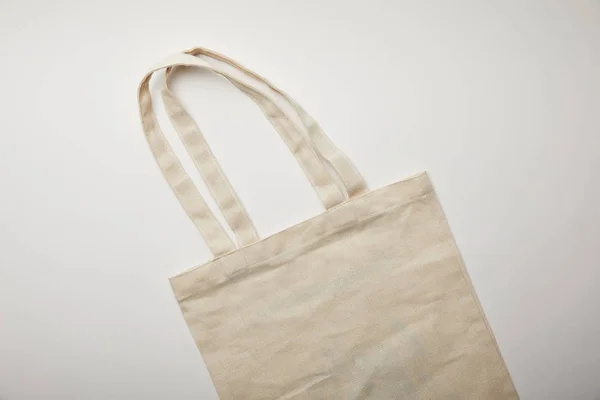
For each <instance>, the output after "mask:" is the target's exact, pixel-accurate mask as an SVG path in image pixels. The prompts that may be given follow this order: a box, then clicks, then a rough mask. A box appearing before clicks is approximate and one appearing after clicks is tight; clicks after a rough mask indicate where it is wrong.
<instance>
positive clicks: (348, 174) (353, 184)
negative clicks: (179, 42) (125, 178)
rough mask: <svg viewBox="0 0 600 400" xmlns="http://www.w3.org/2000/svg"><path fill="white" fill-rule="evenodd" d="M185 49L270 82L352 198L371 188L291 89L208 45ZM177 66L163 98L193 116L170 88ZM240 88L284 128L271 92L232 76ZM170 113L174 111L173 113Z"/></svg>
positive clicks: (168, 105) (165, 88)
mask: <svg viewBox="0 0 600 400" xmlns="http://www.w3.org/2000/svg"><path fill="white" fill-rule="evenodd" d="M185 53H187V54H192V55H194V56H200V55H203V56H207V57H210V58H213V59H215V60H218V61H221V62H224V63H226V64H228V65H230V66H232V67H234V68H235V69H237V70H238V71H241V72H242V73H244V74H246V75H247V76H250V77H252V78H254V79H256V80H257V81H259V82H262V83H263V84H265V85H267V86H268V87H269V88H270V89H271V90H273V91H274V92H275V93H277V94H279V95H280V96H282V97H283V98H284V99H285V100H286V101H287V102H288V103H289V104H290V105H291V106H292V107H293V108H294V110H295V111H296V113H297V114H298V116H299V118H300V120H301V121H302V123H303V125H304V128H305V129H306V131H307V132H308V136H309V138H310V140H311V141H312V145H313V148H314V149H315V151H316V152H317V154H318V156H319V157H320V158H321V159H322V160H323V161H325V162H327V163H328V164H329V165H330V167H331V169H332V170H333V171H335V172H336V173H337V174H338V178H339V179H340V180H341V181H342V183H343V185H344V189H345V190H344V191H345V192H346V194H347V195H348V198H353V197H355V196H358V195H361V194H363V193H365V192H366V191H367V185H366V182H365V180H364V178H363V177H362V176H361V175H360V174H359V173H358V171H356V169H355V168H354V166H353V165H352V163H351V162H350V160H349V159H348V157H347V156H346V155H345V154H344V153H343V152H342V151H341V150H339V149H338V148H337V147H336V146H335V145H334V144H333V143H332V142H331V140H330V139H329V137H328V136H327V135H326V134H325V132H323V129H322V128H321V127H320V126H319V124H318V123H317V121H315V120H314V119H313V118H312V117H311V116H310V115H309V114H308V113H307V112H306V111H305V110H304V109H303V108H302V107H301V106H300V105H299V104H298V103H297V102H296V101H295V100H294V99H292V98H291V97H290V96H289V95H288V94H287V93H285V92H284V91H282V90H281V89H279V88H278V87H276V86H275V85H273V84H272V83H271V82H269V81H268V80H266V79H265V78H264V77H262V76H260V75H259V74H257V73H255V72H253V71H251V70H249V69H248V68H246V67H244V66H243V65H241V64H239V63H237V62H236V61H234V60H232V59H230V58H228V57H226V56H224V55H222V54H219V53H216V52H214V51H212V50H208V49H204V48H201V47H197V48H193V49H190V50H187V51H186V52H185ZM175 70H176V68H169V69H167V72H166V77H165V81H164V86H163V91H162V94H163V101H164V102H165V107H166V108H167V109H169V108H170V107H173V108H177V109H179V110H180V111H181V112H183V113H185V114H186V119H191V117H190V116H189V114H187V112H186V111H185V109H184V107H183V105H182V104H181V102H180V101H179V100H178V99H177V98H176V97H175V96H174V95H173V93H172V92H171V91H170V89H169V77H170V76H172V74H173V72H174V71H175ZM230 81H231V82H232V83H233V84H234V85H235V86H236V87H237V88H238V89H240V90H241V91H243V92H244V93H246V94H247V95H248V96H249V97H250V98H251V99H252V100H253V101H254V102H255V103H256V104H257V105H258V106H259V107H260V108H261V109H262V110H263V112H264V113H265V115H267V118H268V119H269V120H270V122H271V124H272V125H273V126H275V128H276V129H277V130H278V131H279V130H280V129H282V127H281V126H280V125H278V123H277V122H278V120H279V119H280V118H286V119H287V117H285V115H280V114H276V116H275V117H273V118H272V117H270V113H271V112H272V110H273V105H274V103H273V101H272V100H271V99H269V97H268V96H265V95H264V94H263V93H262V92H259V94H260V96H258V97H257V96H255V95H254V94H253V93H251V92H248V91H247V90H246V89H245V88H244V86H241V85H239V84H238V83H237V81H235V80H230ZM275 111H280V112H281V110H280V109H275ZM169 114H170V113H169ZM173 125H174V126H175V129H176V130H177V131H178V132H179V130H180V129H179V126H178V125H177V122H176V121H173Z"/></svg>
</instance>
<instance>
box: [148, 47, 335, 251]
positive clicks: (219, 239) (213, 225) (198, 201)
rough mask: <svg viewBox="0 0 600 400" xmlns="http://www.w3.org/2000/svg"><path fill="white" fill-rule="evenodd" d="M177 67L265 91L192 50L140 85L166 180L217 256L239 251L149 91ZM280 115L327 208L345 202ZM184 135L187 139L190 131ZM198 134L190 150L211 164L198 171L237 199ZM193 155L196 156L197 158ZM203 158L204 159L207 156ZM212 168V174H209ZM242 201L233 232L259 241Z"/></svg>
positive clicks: (233, 215)
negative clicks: (169, 136)
mask: <svg viewBox="0 0 600 400" xmlns="http://www.w3.org/2000/svg"><path fill="white" fill-rule="evenodd" d="M176 66H194V67H200V68H204V69H208V70H210V71H213V72H216V73H218V74H220V75H223V76H225V77H226V78H227V79H229V80H232V81H235V83H236V84H237V85H239V86H238V87H240V88H243V89H244V91H245V92H247V93H249V94H251V95H252V96H254V97H256V98H260V97H261V96H262V97H264V94H262V93H261V92H260V91H258V90H256V89H255V88H253V87H251V86H249V85H247V84H245V83H243V82H241V81H239V80H237V79H236V78H235V77H233V76H231V75H229V74H228V73H227V72H226V71H223V70H222V69H221V68H219V67H216V66H214V65H211V64H209V63H207V62H205V61H203V60H202V59H200V58H198V57H195V56H193V55H191V54H177V55H175V56H173V57H172V58H171V59H169V60H168V61H166V62H164V63H162V64H161V65H160V66H158V67H156V68H154V69H152V70H151V71H150V72H149V73H148V74H147V75H146V76H145V77H144V79H143V80H142V82H141V83H140V87H139V91H138V100H139V105H140V115H141V119H142V127H143V129H144V133H145V135H146V138H147V140H148V143H149V145H150V148H151V150H152V152H153V154H154V157H155V158H156V160H157V162H158V165H159V167H160V169H161V171H162V172H163V175H164V176H165V178H166V179H167V182H168V183H169V185H170V186H171V188H172V189H173V191H174V192H175V194H176V196H177V198H178V199H179V201H180V203H181V204H182V206H183V208H184V209H185V210H186V212H187V213H188V215H189V216H190V218H191V219H192V221H193V222H194V224H195V225H196V227H197V228H198V230H199V231H200V233H201V234H202V235H203V237H204V238H205V240H206V242H207V244H208V246H209V247H210V249H211V250H212V252H213V254H214V255H215V256H220V255H222V254H225V253H228V252H230V251H233V250H235V248H236V247H235V245H234V244H233V242H232V241H231V239H230V238H229V236H228V235H227V233H226V232H225V230H224V229H223V227H222V226H221V224H220V223H219V222H218V220H217V219H216V217H215V216H214V214H213V213H212V211H210V209H209V208H208V206H207V204H206V202H205V201H204V199H203V198H202V196H201V195H200V193H199V191H198V189H197V188H196V187H195V185H194V184H193V182H192V180H191V178H190V177H189V175H188V174H187V173H186V172H185V170H184V168H183V166H182V165H181V162H180V161H179V159H178V158H177V156H176V155H175V153H174V152H173V150H172V148H171V146H170V145H169V144H168V142H167V140H166V138H165V137H164V134H163V133H162V131H161V130H160V127H159V126H158V123H157V121H156V116H155V114H154V110H153V106H152V98H151V95H150V90H149V82H150V77H151V76H152V74H153V73H154V72H156V71H158V70H161V69H165V68H169V67H176ZM272 110H273V111H274V112H273V113H271V114H269V115H270V116H271V117H273V118H276V117H278V115H284V114H283V112H282V111H281V110H280V109H278V107H277V106H276V105H274V104H273V108H272ZM170 117H171V118H172V119H173V118H175V119H176V120H178V121H179V118H180V117H181V115H180V114H177V113H175V114H173V115H170ZM276 119H277V121H278V122H279V123H280V124H281V126H283V127H284V128H285V129H282V131H281V132H280V134H281V135H282V138H283V139H284V141H285V142H286V144H287V145H288V147H289V148H290V150H291V151H292V153H293V154H294V155H295V156H296V158H297V159H298V161H299V162H300V164H301V166H302V167H303V169H304V171H305V173H306V175H307V176H308V178H309V180H310V181H311V183H312V184H313V186H314V187H315V189H316V190H317V193H318V194H319V196H320V197H321V199H322V201H323V203H324V204H325V207H326V208H331V207H332V206H334V205H337V204H340V203H341V202H343V201H344V196H343V195H342V193H341V192H340V191H339V188H338V187H337V186H336V185H335V182H333V181H332V179H331V176H330V175H329V174H328V173H327V170H326V168H325V166H324V165H323V164H322V162H321V160H320V159H319V158H318V157H317V156H316V154H315V153H314V151H313V148H312V146H311V144H310V142H309V141H308V140H307V139H306V138H304V136H303V135H302V134H300V132H299V131H298V129H297V128H296V127H295V126H294V125H293V124H292V123H291V121H289V119H287V118H280V117H279V118H276ZM184 122H185V121H184ZM194 125H195V124H194ZM185 136H186V137H188V136H187V135H185ZM194 137H195V139H196V140H195V141H194V140H192V141H191V142H188V143H187V145H188V150H189V149H190V147H189V144H190V143H191V144H192V145H193V146H195V147H192V151H191V153H192V154H197V155H198V154H199V155H204V156H205V157H204V161H206V160H208V161H207V163H208V164H206V163H205V162H204V161H203V162H198V164H197V166H199V169H200V170H202V171H204V173H203V177H205V179H206V180H207V185H208V186H209V187H210V186H213V189H212V190H214V191H215V192H216V193H221V192H218V191H222V193H227V192H231V194H229V196H230V198H233V199H234V200H237V198H236V197H235V194H233V190H232V189H231V190H229V189H230V184H229V183H228V181H227V180H226V178H225V176H224V174H223V173H222V171H221V170H220V167H218V164H217V163H216V160H214V157H213V156H212V153H210V149H209V148H208V145H207V144H206V142H205V141H204V139H203V138H202V137H201V135H200V133H199V130H198V131H197V134H195V136H194ZM198 137H200V138H201V140H198ZM194 158H195V159H196V157H194ZM199 159H200V160H202V158H199ZM206 165H208V166H209V167H208V170H207V169H206V168H205V166H206ZM215 166H216V167H215ZM207 171H208V172H210V173H207ZM215 173H216V174H217V175H219V177H217V181H216V182H219V181H220V182H227V183H226V186H229V188H227V187H225V188H224V189H223V186H222V185H221V186H219V185H216V184H215V183H214V182H215V181H214V177H215V175H214V174H215ZM219 196H221V200H222V199H224V198H225V199H226V198H227V194H219ZM231 196H233V197H231ZM237 204H238V205H239V206H238V205H234V206H233V207H229V209H228V211H227V215H228V217H227V215H226V217H227V219H228V222H230V224H231V225H233V226H231V225H230V226H231V227H232V230H234V228H235V230H234V231H235V233H236V236H237V237H238V240H239V241H240V242H241V243H245V244H248V243H251V242H252V241H256V240H257V239H258V235H257V234H256V231H255V229H254V227H253V226H252V224H251V222H250V220H249V218H247V214H246V213H245V211H244V210H243V208H242V207H241V204H240V203H239V201H237ZM225 210H227V207H225V209H224V210H223V212H224V213H225ZM244 217H245V218H244ZM244 220H245V221H244ZM236 223H237V225H236ZM244 230H245V231H244ZM242 232H245V233H242Z"/></svg>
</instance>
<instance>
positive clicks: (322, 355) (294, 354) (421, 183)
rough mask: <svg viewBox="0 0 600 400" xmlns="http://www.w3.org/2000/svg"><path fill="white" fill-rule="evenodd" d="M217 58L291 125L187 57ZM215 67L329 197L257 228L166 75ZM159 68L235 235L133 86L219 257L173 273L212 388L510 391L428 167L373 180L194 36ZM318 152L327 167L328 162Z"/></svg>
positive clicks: (402, 394) (319, 394)
mask: <svg viewBox="0 0 600 400" xmlns="http://www.w3.org/2000/svg"><path fill="white" fill-rule="evenodd" d="M201 55H203V56H209V57H212V58H214V59H217V60H219V61H221V62H225V63H228V64H230V65H232V66H234V67H236V68H238V69H239V70H240V71H241V72H243V73H245V74H248V75H250V76H251V77H252V78H254V79H257V80H259V81H262V82H263V83H266V84H267V85H268V86H269V87H270V88H271V89H273V90H274V91H275V92H276V93H278V94H279V95H280V96H282V97H283V98H284V99H285V100H287V101H288V102H290V104H291V105H292V107H293V108H294V109H295V110H296V112H297V113H298V115H299V119H300V120H301V121H302V125H301V126H296V125H295V124H294V123H293V122H291V120H290V119H289V118H287V117H286V115H285V113H284V112H283V111H282V110H281V109H280V108H279V107H278V106H277V104H276V103H275V102H274V101H273V100H272V99H271V98H270V96H269V95H267V94H265V93H264V92H262V91H261V90H258V89H256V88H255V87H252V86H250V85H247V84H245V83H243V82H242V81H240V80H239V79H237V78H236V77H235V76H233V75H230V74H229V73H228V72H226V71H225V70H224V69H222V68H221V67H220V66H218V65H216V64H214V63H210V62H208V61H206V60H205V59H204V58H200V57H198V56H201ZM181 66H194V67H199V68H205V69H208V70H211V71H213V72H215V73H218V74H221V75H223V76H225V77H226V78H227V79H229V80H231V81H232V82H233V83H234V84H235V85H236V86H237V87H238V88H240V90H242V92H244V93H245V94H247V95H248V96H250V98H252V99H253V100H254V101H255V102H256V103H257V105H258V106H259V107H260V108H261V109H262V110H263V111H264V112H265V115H266V116H267V118H269V120H270V121H271V122H272V123H273V125H274V127H275V128H276V130H277V131H278V133H279V134H280V135H281V137H282V139H283V140H284V141H285V142H286V143H287V144H288V146H289V147H290V150H291V151H292V154H294V156H295V157H296V158H297V160H298V162H299V163H300V165H301V166H302V167H303V169H304V171H305V172H306V175H307V177H308V179H309V180H310V181H311V182H312V183H313V186H314V187H315V190H316V191H317V193H318V194H319V196H320V198H321V199H322V201H323V204H324V206H325V208H326V211H325V212H324V213H322V214H320V215H318V216H316V217H314V218H312V219H310V220H308V221H305V222H303V223H301V224H298V225H296V226H293V227H291V228H289V229H286V230H285V231H283V232H280V233H278V234H276V235H274V236H271V237H269V238H266V239H263V240H260V239H259V237H258V234H257V233H256V231H255V230H254V227H253V225H252V224H251V222H250V220H249V218H248V215H247V213H246V212H245V210H244V209H243V207H242V206H241V204H240V202H239V199H238V198H237V196H236V195H235V192H234V191H233V189H232V188H231V185H230V184H229V182H228V181H227V179H226V177H225V176H224V174H223V173H222V171H221V170H220V168H219V167H218V164H217V163H216V160H214V157H213V156H212V153H211V152H210V149H209V147H208V145H207V144H206V142H205V141H204V139H203V137H202V135H201V133H200V130H199V128H198V127H197V125H196V124H195V123H194V122H193V120H192V119H191V117H190V116H189V114H188V113H187V112H186V111H185V109H184V108H183V105H182V104H181V102H180V101H179V100H178V99H177V98H176V97H175V96H174V95H173V93H172V92H170V90H169V89H168V86H167V84H168V76H169V75H170V74H172V73H175V72H176V70H177V68H178V67H181ZM160 69H167V74H166V75H167V76H166V77H165V86H164V89H163V98H164V99H165V102H164V103H165V106H166V108H167V112H168V114H169V116H170V118H171V121H172V122H173V124H174V126H175V127H176V129H177V131H178V133H179V134H180V137H181V138H182V140H183V142H184V143H185V144H186V148H187V149H188V151H189V152H190V155H191V156H192V158H193V159H194V160H195V163H196V166H197V167H198V169H199V170H200V172H201V174H202V176H203V178H204V180H205V182H207V186H208V187H209V189H210V191H211V193H212V194H213V196H214V198H215V200H216V202H217V204H218V205H219V206H220V208H221V210H222V211H223V214H224V215H225V219H226V220H227V222H228V223H229V225H230V227H231V229H232V231H233V232H234V234H235V236H236V240H235V241H234V240H231V239H230V238H229V236H228V235H227V234H226V233H225V231H224V230H223V227H222V226H221V225H220V223H219V222H218V221H217V220H216V218H215V217H214V215H213V214H212V212H211V211H210V210H209V209H208V207H207V206H206V203H205V202H204V200H203V199H202V197H201V196H200V195H199V193H198V191H197V189H196V188H195V187H194V186H193V184H192V183H191V180H190V179H189V176H187V173H186V172H185V171H184V170H183V168H182V167H181V164H180V163H179V161H178V160H177V158H176V156H175V155H174V153H173V152H172V150H171V149H170V146H169V145H168V143H167V142H166V139H165V138H164V136H163V135H162V132H160V128H159V127H158V125H157V123H156V120H155V117H154V114H153V109H152V101H151V98H150V93H149V90H148V82H149V79H150V75H151V74H149V75H148V76H146V77H145V78H144V80H143V81H142V84H141V85H140V91H139V98H140V111H141V115H142V121H143V126H144V132H145V134H146V137H147V138H148V141H149V144H150V147H151V149H152V151H153V154H154V155H155V157H156V158H157V161H158V164H159V166H160V167H161V170H162V171H163V173H164V175H165V177H166V179H167V181H168V182H169V184H170V185H171V187H172V188H173V190H174V191H175V193H176V195H177V197H178V199H179V200H180V202H181V204H182V205H183V207H184V209H185V210H186V211H187V212H188V214H189V215H190V217H191V219H192V220H193V221H194V223H195V224H196V226H197V227H198V229H199V230H200V232H201V233H202V235H203V236H204V238H205V240H206V242H207V244H208V245H209V247H210V248H211V249H212V251H213V253H214V254H215V259H214V260H213V261H211V262H209V263H207V264H204V265H202V266H198V267H195V268H193V269H191V270H188V271H186V272H184V273H182V274H180V275H178V276H176V277H173V278H171V286H172V288H173V292H174V293H175V296H176V298H177V300H178V302H179V305H180V307H181V310H182V312H183V316H184V318H185V321H186V322H187V325H188V327H189V329H190V332H191V334H192V336H193V337H194V340H195V341H196V343H197V345H198V348H199V349H200V351H201V353H202V356H203V358H204V361H205V363H206V365H207V367H208V370H209V372H210V375H211V377H212V379H213V382H214V384H215V386H216V389H217V392H218V394H219V397H220V398H221V399H222V400H230V399H236V400H237V399H248V400H250V399H307V400H314V399H340V400H346V399H377V400H386V399H390V400H392V399H393V400H397V399H444V400H448V399H460V400H463V399H481V400H487V399H499V400H500V399H502V400H503V399H518V395H517V393H516V391H515V388H514V386H513V383H512V381H511V378H510V376H509V373H508V371H507V369H506V366H505V364H504V362H503V360H502V357H501V355H500V352H499V350H498V347H497V344H496V341H495V339H494V336H493V333H492V331H491V329H490V327H489V325H488V323H487V321H486V319H485V316H484V314H483V311H482V309H481V307H480V304H479V302H478V300H477V297H476V295H475V293H474V290H473V287H472V284H471V282H470V280H469V277H468V274H467V273H466V271H465V268H464V265H463V262H462V259H461V256H460V254H459V251H458V249H457V247H456V244H455V242H454V239H453V237H452V234H451V232H450V229H449V227H448V224H447V222H446V218H445V216H444V213H443V211H442V208H441V206H440V203H439V201H438V199H437V197H436V195H435V191H434V189H433V187H432V185H431V182H430V180H429V177H428V175H427V174H425V173H423V174H419V175H417V176H415V177H412V178H410V179H407V180H404V181H401V182H398V183H395V184H393V185H390V186H387V187H384V188H382V189H378V190H374V191H368V190H367V187H366V185H365V184H364V181H363V180H362V177H361V176H360V175H359V174H358V173H357V172H356V171H355V169H354V168H353V167H352V164H351V163H350V162H349V161H348V159H347V158H346V156H345V155H344V154H343V153H341V152H340V151H339V149H337V148H336V147H335V146H334V145H333V144H332V143H331V141H330V140H329V139H328V138H327V136H326V135H325V134H324V133H323V131H322V130H321V128H320V127H319V126H318V124H316V123H315V122H314V120H313V119H312V118H310V117H309V116H308V115H307V114H306V112H305V111H304V110H303V109H302V108H301V107H300V106H299V105H297V103H295V102H294V101H293V100H292V99H291V98H290V97H289V96H288V95H287V94H285V93H284V92H282V91H280V90H279V89H277V88H275V87H274V86H272V85H271V84H270V83H269V82H267V81H265V80H264V78H262V77H260V76H258V75H256V74H253V73H251V72H250V71H248V70H246V69H245V68H244V67H242V66H240V65H239V64H236V63H235V62H233V61H232V60H230V59H227V58H226V57H224V56H221V55H218V54H216V53H214V52H210V51H208V50H205V49H200V48H197V49H192V50H190V51H187V52H185V53H182V54H178V55H176V56H174V57H172V58H170V59H169V60H168V61H167V62H165V63H162V64H161V65H160V66H159V67H158V68H156V69H154V70H153V71H156V70H160ZM326 164H327V165H328V166H327V167H326V166H325V165H326Z"/></svg>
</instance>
